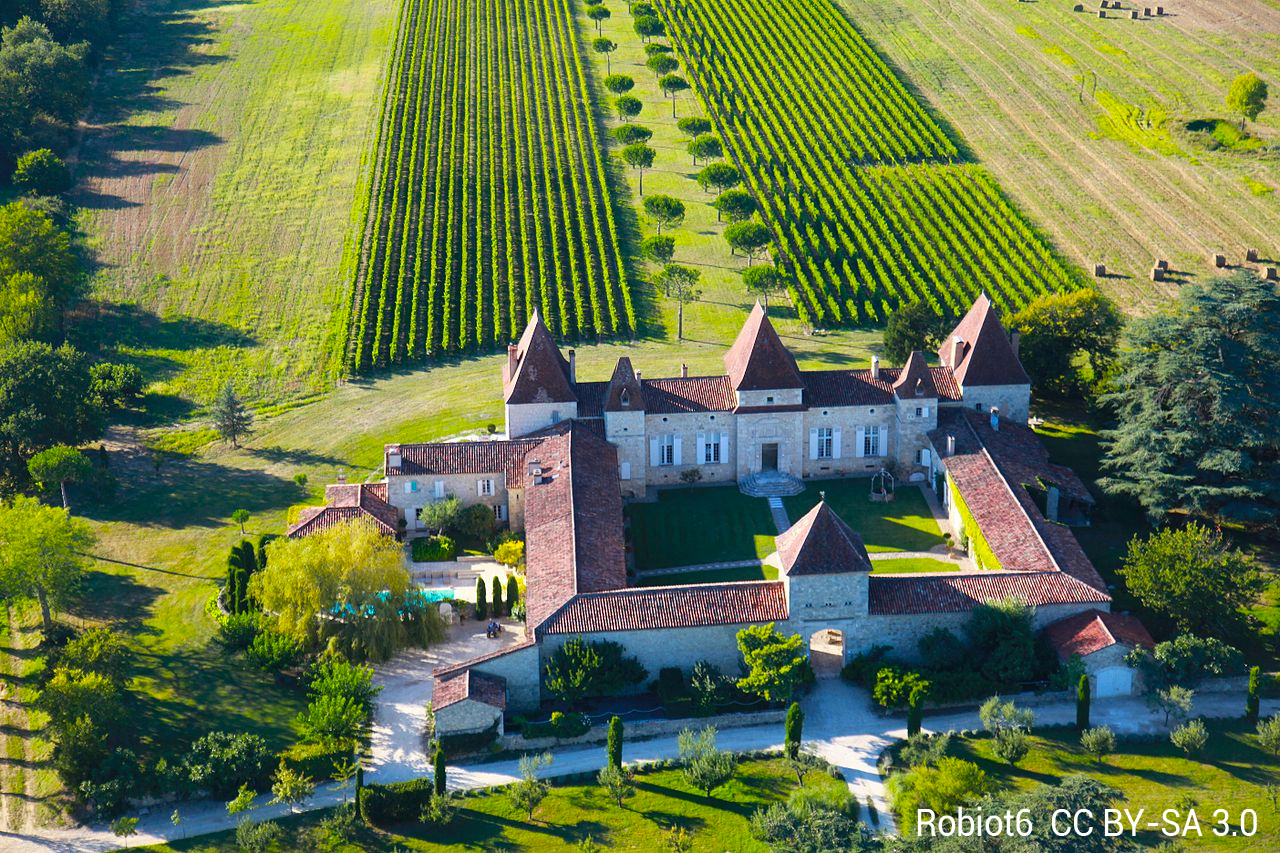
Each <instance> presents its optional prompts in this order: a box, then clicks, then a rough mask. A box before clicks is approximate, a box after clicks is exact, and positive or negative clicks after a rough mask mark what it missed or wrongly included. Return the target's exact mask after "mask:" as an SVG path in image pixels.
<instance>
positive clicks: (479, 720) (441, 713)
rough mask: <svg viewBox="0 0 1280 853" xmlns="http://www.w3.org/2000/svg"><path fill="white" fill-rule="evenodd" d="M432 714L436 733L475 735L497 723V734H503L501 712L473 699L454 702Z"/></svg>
mask: <svg viewBox="0 0 1280 853" xmlns="http://www.w3.org/2000/svg"><path fill="white" fill-rule="evenodd" d="M434 713H435V723H436V731H438V732H442V733H448V734H451V735H469V734H477V733H479V732H483V731H485V730H487V729H488V728H490V727H491V726H493V724H494V723H497V724H498V734H499V735H501V734H503V727H502V711H501V710H500V709H498V708H495V707H493V706H492V705H486V704H485V703H483V702H477V701H475V700H474V699H464V700H462V701H461V702H454V703H453V704H452V705H447V706H445V707H444V708H441V709H440V710H438V711H435V712H434Z"/></svg>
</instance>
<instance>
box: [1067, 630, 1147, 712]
mask: <svg viewBox="0 0 1280 853" xmlns="http://www.w3.org/2000/svg"><path fill="white" fill-rule="evenodd" d="M1044 630H1045V636H1046V638H1047V639H1048V640H1049V643H1050V644H1051V645H1052V646H1053V649H1054V651H1055V652H1057V654H1058V660H1060V661H1062V662H1063V663H1066V662H1067V661H1068V660H1070V659H1071V656H1072V655H1079V656H1080V659H1081V660H1082V661H1083V662H1084V667H1085V672H1086V673H1087V674H1088V675H1089V682H1090V686H1091V688H1092V692H1093V696H1094V697H1095V698H1098V699H1103V698H1106V697H1108V696H1131V695H1133V694H1134V693H1135V692H1137V690H1138V689H1139V687H1140V686H1141V685H1140V684H1139V678H1138V677H1137V675H1136V673H1135V672H1134V670H1133V668H1132V667H1131V666H1129V665H1128V664H1127V663H1125V660H1124V659H1125V656H1126V655H1127V654H1129V652H1131V651H1133V650H1134V649H1135V648H1137V647H1138V646H1145V647H1146V648H1152V647H1154V646H1155V641H1154V640H1152V639H1151V634H1149V633H1148V632H1147V629H1146V627H1145V626H1143V624H1142V622H1140V621H1139V620H1138V618H1137V617H1136V616H1131V615H1129V614H1127V613H1107V612H1106V611H1103V610H1086V611H1085V612H1083V613H1077V614H1076V615H1075V616H1068V617H1067V618H1066V619H1060V620H1058V621H1057V622H1054V623H1053V624H1052V625H1049V626H1048V627H1047V628H1045V629H1044Z"/></svg>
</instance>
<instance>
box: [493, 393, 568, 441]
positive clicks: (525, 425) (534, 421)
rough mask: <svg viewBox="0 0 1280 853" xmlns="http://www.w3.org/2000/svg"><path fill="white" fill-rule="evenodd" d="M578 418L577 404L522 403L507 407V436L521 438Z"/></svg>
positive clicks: (509, 404)
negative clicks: (520, 436)
mask: <svg viewBox="0 0 1280 853" xmlns="http://www.w3.org/2000/svg"><path fill="white" fill-rule="evenodd" d="M577 416H578V404H577V403H576V402H572V401H570V402H563V403H520V404H511V403H508V404H507V405H506V418H507V435H509V436H519V435H528V434H529V433H531V432H537V431H538V430H540V429H546V428H547V427H549V426H554V425H555V424H558V423H560V422H561V421H563V420H569V419H572V418H576V417H577Z"/></svg>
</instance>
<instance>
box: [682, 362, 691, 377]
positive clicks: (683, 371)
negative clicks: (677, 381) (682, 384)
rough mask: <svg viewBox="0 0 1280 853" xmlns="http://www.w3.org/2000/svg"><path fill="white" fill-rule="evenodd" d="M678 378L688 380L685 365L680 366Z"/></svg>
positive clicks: (686, 366)
mask: <svg viewBox="0 0 1280 853" xmlns="http://www.w3.org/2000/svg"><path fill="white" fill-rule="evenodd" d="M680 378H681V379H688V378H689V365H687V364H681V365H680Z"/></svg>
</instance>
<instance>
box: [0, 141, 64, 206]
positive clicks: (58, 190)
mask: <svg viewBox="0 0 1280 853" xmlns="http://www.w3.org/2000/svg"><path fill="white" fill-rule="evenodd" d="M13 185H14V186H15V187H17V188H18V189H20V190H23V191H25V192H29V193H34V194H36V195H62V194H63V193H65V192H66V191H67V190H69V189H71V171H70V170H69V169H68V168H67V164H66V163H64V162H62V158H61V157H59V156H58V155H56V154H54V153H53V152H52V151H50V150H49V149H48V148H38V149H36V150H35V151H28V152H27V153H26V154H23V155H22V156H21V157H19V158H18V165H17V167H16V168H15V169H14V170H13Z"/></svg>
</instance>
